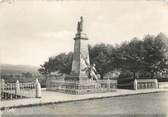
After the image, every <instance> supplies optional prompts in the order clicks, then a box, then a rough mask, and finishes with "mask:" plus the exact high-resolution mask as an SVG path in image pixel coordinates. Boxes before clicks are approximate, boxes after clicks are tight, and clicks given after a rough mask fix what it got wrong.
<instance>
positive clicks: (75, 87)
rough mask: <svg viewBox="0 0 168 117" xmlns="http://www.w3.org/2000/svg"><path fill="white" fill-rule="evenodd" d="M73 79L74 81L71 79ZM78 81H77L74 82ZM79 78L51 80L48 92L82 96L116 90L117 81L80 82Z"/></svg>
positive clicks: (68, 77) (88, 80)
mask: <svg viewBox="0 0 168 117" xmlns="http://www.w3.org/2000/svg"><path fill="white" fill-rule="evenodd" d="M71 78H72V79H71ZM74 79H76V80H74ZM78 79H79V78H78V77H72V76H71V77H70V76H67V77H65V79H64V80H62V81H58V80H57V81H56V80H49V81H48V83H47V90H49V91H57V92H62V93H67V94H74V95H81V94H89V93H104V92H112V91H115V89H116V86H117V85H116V81H110V80H109V81H108V80H97V81H95V80H91V79H88V78H87V80H78Z"/></svg>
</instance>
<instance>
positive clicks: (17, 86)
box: [15, 80, 20, 95]
mask: <svg viewBox="0 0 168 117" xmlns="http://www.w3.org/2000/svg"><path fill="white" fill-rule="evenodd" d="M19 93H20V84H19V81H18V80H17V81H16V88H15V95H19Z"/></svg>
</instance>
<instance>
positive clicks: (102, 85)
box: [47, 16, 116, 94]
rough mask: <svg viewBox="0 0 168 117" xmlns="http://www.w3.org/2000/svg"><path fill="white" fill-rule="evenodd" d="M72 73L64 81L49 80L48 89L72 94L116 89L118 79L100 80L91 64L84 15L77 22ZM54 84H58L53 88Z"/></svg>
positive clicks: (93, 65)
mask: <svg viewBox="0 0 168 117" xmlns="http://www.w3.org/2000/svg"><path fill="white" fill-rule="evenodd" d="M74 40H75V44H74V53H73V61H72V69H71V73H70V74H69V75H67V76H65V78H64V81H60V82H59V81H53V80H52V79H49V80H48V81H47V90H57V91H62V92H65V93H71V94H85V93H94V92H106V91H114V88H116V80H99V79H98V76H99V75H98V73H97V71H96V69H95V64H92V65H91V64H90V59H89V49H88V37H87V34H86V33H84V31H83V17H82V16H81V17H80V21H79V22H78V23H77V33H76V35H75V38H74ZM53 86H54V87H55V86H58V87H57V88H56V87H55V88H53Z"/></svg>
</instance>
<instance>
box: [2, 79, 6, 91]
mask: <svg viewBox="0 0 168 117" xmlns="http://www.w3.org/2000/svg"><path fill="white" fill-rule="evenodd" d="M4 88H5V80H4V79H2V80H1V90H2V91H4Z"/></svg>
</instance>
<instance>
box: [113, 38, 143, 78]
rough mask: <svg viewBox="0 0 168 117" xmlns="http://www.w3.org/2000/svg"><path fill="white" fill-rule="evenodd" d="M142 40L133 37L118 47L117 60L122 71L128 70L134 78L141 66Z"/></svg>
mask: <svg viewBox="0 0 168 117" xmlns="http://www.w3.org/2000/svg"><path fill="white" fill-rule="evenodd" d="M143 59H144V58H143V42H142V41H141V40H138V39H137V38H133V39H132V40H131V41H130V42H129V43H126V42H125V43H123V44H122V45H121V46H120V48H119V49H118V56H117V60H116V61H118V62H119V63H120V64H119V66H120V69H121V70H122V71H125V72H127V71H129V72H131V73H132V74H133V78H134V79H135V77H136V73H137V72H139V71H141V70H142V68H143Z"/></svg>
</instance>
